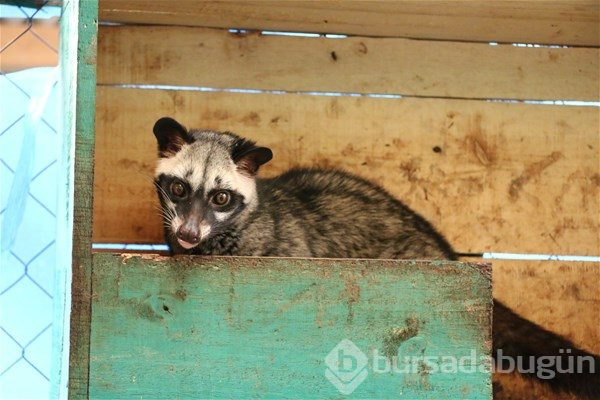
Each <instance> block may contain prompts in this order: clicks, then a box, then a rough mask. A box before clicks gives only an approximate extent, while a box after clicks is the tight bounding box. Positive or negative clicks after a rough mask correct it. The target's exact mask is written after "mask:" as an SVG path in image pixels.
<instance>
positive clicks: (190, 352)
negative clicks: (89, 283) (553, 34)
mask: <svg viewBox="0 0 600 400" xmlns="http://www.w3.org/2000/svg"><path fill="white" fill-rule="evenodd" d="M92 277H93V293H92V318H91V339H90V370H89V371H90V375H89V384H90V387H89V396H90V398H94V399H97V398H104V399H114V398H155V399H156V398H249V397H267V398H289V397H292V398H317V397H318V398H321V397H327V398H331V397H334V398H341V397H343V396H342V395H341V394H340V393H339V392H338V391H337V389H336V388H335V387H334V386H333V385H332V384H331V383H330V382H329V381H328V380H327V379H326V378H325V370H326V368H327V367H326V365H325V357H326V356H327V355H328V353H329V352H330V351H331V350H332V349H333V348H334V347H335V346H336V345H337V344H338V343H339V342H340V341H341V340H342V339H349V340H351V341H352V342H354V343H355V344H356V346H358V348H360V349H361V350H362V351H363V352H364V353H365V354H366V355H367V358H368V366H367V371H368V376H367V377H366V379H365V380H364V382H363V383H362V384H361V385H359V386H358V388H357V389H356V390H355V391H354V393H352V395H351V396H350V397H352V398H407V399H441V398H452V399H459V398H469V399H490V398H491V374H490V373H489V372H476V373H460V372H459V373H441V372H432V364H431V363H427V362H423V361H418V362H415V363H414V365H415V370H414V373H411V372H407V373H402V374H399V373H393V372H388V373H376V372H375V371H374V369H373V367H374V365H373V362H374V359H373V350H374V349H378V351H379V354H380V355H381V354H383V353H384V352H387V354H388V355H393V354H399V355H401V356H407V355H415V356H418V355H422V356H436V357H441V356H454V357H456V358H457V359H458V358H460V357H464V356H469V355H470V351H471V349H473V350H474V351H475V352H476V354H477V356H483V355H489V353H490V343H491V342H490V312H491V304H492V297H491V285H490V280H489V275H488V274H487V269H485V268H484V267H481V266H478V265H472V264H462V263H454V262H410V261H389V260H385V261H383V260H370V261H366V260H300V259H264V258H263V259H261V258H199V257H198V258H164V257H153V256H145V257H139V256H119V255H114V254H95V255H94V256H93V274H92ZM477 361H478V362H479V361H480V360H479V359H478V360H477ZM463 362H464V361H463ZM434 364H435V366H434V367H438V368H442V367H445V368H447V367H448V362H447V361H446V362H445V364H444V363H443V362H442V363H434ZM383 366H384V364H383V362H380V363H379V367H380V368H383ZM402 366H403V365H402V364H399V367H402Z"/></svg>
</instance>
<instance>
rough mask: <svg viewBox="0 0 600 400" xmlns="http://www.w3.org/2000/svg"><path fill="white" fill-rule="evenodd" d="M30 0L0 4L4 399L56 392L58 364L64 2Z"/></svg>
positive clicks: (0, 383) (0, 374)
mask: <svg viewBox="0 0 600 400" xmlns="http://www.w3.org/2000/svg"><path fill="white" fill-rule="evenodd" d="M13 3H14V2H13ZM23 4H28V5H32V6H33V7H31V8H28V7H23V6H15V5H7V4H2V5H0V24H1V29H2V39H1V43H0V45H1V47H0V69H1V72H0V187H1V200H0V227H1V243H2V246H1V251H2V253H1V255H2V258H1V261H0V262H1V263H0V398H2V399H44V398H49V396H50V376H51V365H52V344H53V329H52V327H53V315H54V306H55V305H54V303H53V298H54V293H55V283H54V281H55V270H56V248H55V241H56V210H57V190H58V188H57V185H56V182H57V176H58V175H57V174H59V173H60V171H59V170H58V163H57V159H58V154H59V153H58V151H59V147H58V144H59V140H58V139H59V137H58V135H59V132H58V129H59V128H58V125H59V124H58V112H59V110H58V105H59V103H60V101H59V99H58V94H59V91H58V87H57V78H58V74H57V73H56V69H57V68H56V67H41V66H43V65H47V66H49V65H57V59H58V18H59V17H60V7H57V6H56V3H52V4H48V3H47V2H46V3H43V4H40V3H39V2H33V1H30V2H23ZM30 67H36V68H30Z"/></svg>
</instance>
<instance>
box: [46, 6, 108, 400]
mask: <svg viewBox="0 0 600 400" xmlns="http://www.w3.org/2000/svg"><path fill="white" fill-rule="evenodd" d="M84 3H85V4H84ZM61 21H62V22H61V37H62V41H61V52H60V53H61V65H62V67H61V73H62V79H61V82H62V84H63V88H62V92H63V93H64V96H62V101H63V108H62V110H63V114H62V118H63V120H62V122H63V125H62V126H63V131H64V136H65V137H64V139H63V141H62V144H63V147H62V148H61V165H60V166H61V169H62V171H63V174H61V175H62V176H64V180H66V182H64V181H63V182H60V181H59V182H57V184H59V185H60V184H61V183H66V186H63V187H62V190H64V191H66V192H67V193H68V196H65V198H64V199H65V200H66V202H65V203H64V204H62V205H61V206H62V207H63V208H65V209H66V210H61V211H59V212H58V215H59V217H60V216H63V217H64V216H66V218H67V220H66V221H65V220H63V221H59V224H68V225H67V226H68V228H66V229H64V230H63V231H59V232H60V233H62V235H57V247H58V248H62V249H64V248H66V251H67V252H68V253H67V255H66V257H65V261H67V262H69V263H70V265H69V264H63V265H60V268H59V270H62V269H66V268H69V267H70V268H71V271H69V272H67V273H66V276H62V278H63V279H64V280H63V282H65V283H66V284H70V285H71V288H70V290H69V289H66V294H67V297H66V299H65V298H62V299H57V300H58V301H62V302H64V303H62V302H61V303H59V304H57V305H56V308H57V309H58V310H60V309H61V307H69V306H70V307H71V309H70V313H69V310H68V309H64V310H61V311H63V315H61V316H59V317H58V318H57V319H56V321H57V323H56V324H55V325H60V327H58V329H59V331H55V332H60V330H61V329H62V328H63V327H68V329H70V335H68V338H69V342H68V343H65V348H60V349H61V350H62V351H63V354H62V355H63V356H65V355H68V357H69V360H68V361H69V362H68V364H66V365H63V369H62V370H61V371H58V372H57V375H58V376H59V377H60V379H61V382H60V384H65V383H67V382H65V381H66V379H65V378H66V376H67V375H68V390H66V388H64V387H60V388H59V390H57V391H56V393H54V394H55V395H56V396H55V398H63V397H66V393H67V392H68V396H69V398H70V399H85V398H88V397H89V391H88V389H89V387H88V383H89V381H88V379H89V362H90V360H89V350H90V328H91V307H92V304H91V303H92V299H91V295H92V276H91V275H92V254H91V253H92V252H91V247H92V218H93V208H92V196H93V187H94V138H95V135H94V134H95V132H94V117H95V111H96V107H95V100H96V43H97V42H96V37H97V33H98V24H97V21H98V3H97V2H96V1H85V2H84V1H83V0H81V1H69V2H66V3H65V4H64V7H63V11H62V17H61ZM42 151H43V150H42ZM65 214H66V215H65ZM69 235H72V241H71V240H70V239H69V238H68V236H69ZM70 256H72V258H71V257H70ZM61 274H62V272H61ZM57 282H58V279H57ZM69 297H70V298H69ZM68 318H70V324H69V323H68V322H67V319H68ZM55 337H56V338H61V339H62V338H64V337H67V334H66V333H62V332H61V333H59V334H58V335H56V336H55ZM59 346H61V345H60V344H57V348H56V350H57V351H58V352H60V350H59ZM61 393H62V394H63V396H58V394H61Z"/></svg>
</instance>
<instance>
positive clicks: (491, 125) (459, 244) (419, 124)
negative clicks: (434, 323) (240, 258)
mask: <svg viewBox="0 0 600 400" xmlns="http://www.w3.org/2000/svg"><path fill="white" fill-rule="evenodd" d="M165 115H171V116H173V117H175V118H177V119H179V120H180V121H181V122H182V123H184V124H186V125H187V126H191V127H203V128H211V129H216V130H231V131H233V132H237V133H239V134H241V135H244V136H247V137H250V138H253V139H255V140H258V141H259V142H260V143H261V144H263V145H267V146H270V147H271V148H272V149H273V151H274V159H273V161H271V163H269V164H267V165H266V166H265V167H266V168H264V171H263V174H264V175H265V176H271V175H274V174H277V173H280V172H282V171H284V170H286V169H288V168H290V167H291V166H294V165H308V166H322V167H339V168H345V169H347V170H349V171H352V172H355V173H357V174H360V175H361V176H364V177H366V178H368V179H371V180H373V181H375V182H377V183H379V184H381V185H383V186H384V187H385V188H386V189H387V190H389V191H390V192H391V193H392V194H394V195H396V196H397V197H398V198H400V199H402V200H403V201H405V202H406V203H407V204H408V205H409V206H411V207H412V208H414V209H415V210H417V211H418V212H420V213H422V214H423V215H424V216H425V217H426V218H427V219H429V220H430V221H432V222H433V223H434V224H435V226H436V227H438V229H439V230H440V231H441V232H442V233H443V234H445V235H446V236H447V238H448V239H449V241H450V243H452V244H453V245H454V246H455V248H456V249H457V250H459V251H462V252H483V251H496V252H523V253H526V252H531V253H559V254H560V253H562V254H581V255H597V254H598V252H599V251H598V250H599V243H600V238H599V226H598V224H599V221H598V215H599V198H600V195H599V191H600V174H599V170H598V169H599V151H598V149H599V145H600V143H599V141H600V138H599V136H600V135H598V127H599V113H598V109H597V108H595V107H567V106H546V105H531V104H506V103H493V102H481V101H466V100H438V99H380V98H368V97H325V96H309V95H292V94H286V95H275V94H245V93H201V92H193V91H161V90H139V89H136V90H134V89H122V88H108V87H99V88H98V111H97V129H98V135H97V148H96V187H95V193H94V194H95V202H94V203H95V204H94V205H95V210H94V240H95V241H96V242H141V243H156V242H162V241H163V240H162V229H161V221H160V218H159V213H158V211H157V210H156V208H155V207H156V205H157V202H156V194H155V193H154V188H153V185H152V183H151V181H152V175H153V169H154V164H155V160H156V154H155V153H156V143H155V138H154V136H153V135H152V133H151V132H152V126H153V124H154V122H155V121H156V120H157V119H158V118H160V117H162V116H165ZM132 210H134V212H133V211H132Z"/></svg>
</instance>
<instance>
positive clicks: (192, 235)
mask: <svg viewBox="0 0 600 400" xmlns="http://www.w3.org/2000/svg"><path fill="white" fill-rule="evenodd" d="M177 238H178V239H181V240H183V241H184V242H188V243H191V244H196V243H198V242H200V233H199V232H198V230H197V229H194V228H190V227H189V226H188V225H182V226H180V227H179V229H177Z"/></svg>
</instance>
